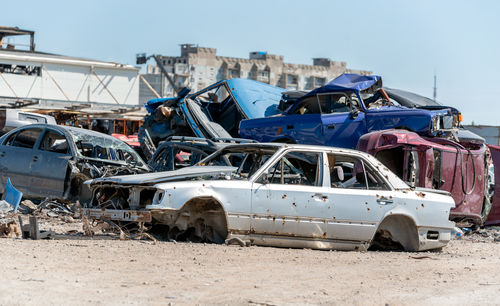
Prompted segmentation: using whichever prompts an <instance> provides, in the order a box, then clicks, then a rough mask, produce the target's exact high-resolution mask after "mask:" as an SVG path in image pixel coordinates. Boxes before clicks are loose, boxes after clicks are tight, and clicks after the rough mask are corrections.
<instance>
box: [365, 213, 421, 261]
mask: <svg viewBox="0 0 500 306" xmlns="http://www.w3.org/2000/svg"><path fill="white" fill-rule="evenodd" d="M391 242H392V243H391ZM398 245H399V246H400V247H399V248H401V247H402V248H403V249H404V250H405V251H409V252H415V251H418V249H419V237H418V229H417V225H416V223H415V220H414V219H413V218H412V217H411V216H409V215H406V214H401V213H398V214H389V215H387V216H386V217H385V218H384V219H383V220H382V221H381V222H380V224H379V226H378V227H377V230H376V231H375V233H374V235H373V237H372V240H371V243H370V247H374V248H382V249H393V248H395V249H398Z"/></svg>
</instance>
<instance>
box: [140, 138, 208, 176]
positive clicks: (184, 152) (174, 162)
mask: <svg viewBox="0 0 500 306" xmlns="http://www.w3.org/2000/svg"><path fill="white" fill-rule="evenodd" d="M207 155H208V154H207V153H206V152H204V151H203V150H201V149H198V148H193V147H189V146H183V145H182V144H178V145H172V146H165V147H163V148H159V151H158V153H156V154H155V156H154V157H153V158H152V159H151V160H150V161H149V166H150V168H151V169H152V170H153V171H170V170H175V169H181V168H185V167H189V166H194V165H195V164H196V163H198V162H199V161H200V160H202V159H203V158H205V157H207Z"/></svg>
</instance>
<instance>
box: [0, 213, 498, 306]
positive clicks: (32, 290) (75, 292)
mask: <svg viewBox="0 0 500 306" xmlns="http://www.w3.org/2000/svg"><path fill="white" fill-rule="evenodd" d="M54 220H55V221H54ZM54 220H53V221H51V222H50V223H44V222H43V221H42V224H41V227H42V228H44V227H45V228H52V229H54V230H56V232H58V233H61V234H63V233H67V232H71V230H73V232H71V233H74V232H75V231H80V233H77V234H72V235H66V236H61V237H57V239H54V240H37V241H34V240H23V239H12V238H3V239H0V254H1V258H2V259H3V263H2V268H1V270H0V271H1V276H2V281H1V282H0V304H2V305H19V304H21V305H25V304H32V305H49V304H50V305H52V304H58V305H59V304H105V305H114V304H145V305H158V304H162V305H167V304H172V305H183V304H230V305H235V304H258V305H281V304H354V305H386V304H388V305H400V304H409V305H415V304H419V305H422V304H423V305H435V304H438V303H439V304H446V305H448V304H455V305H457V304H458V305H465V304H467V305H480V304H499V303H500V243H499V242H494V241H493V238H494V237H495V236H494V235H492V234H491V233H489V234H484V235H485V236H488V237H486V238H484V237H482V236H481V235H473V236H469V237H464V239H461V240H453V241H452V242H451V243H450V244H449V245H448V246H447V247H445V248H444V249H443V251H442V252H440V253H429V252H426V253H406V252H363V253H360V252H335V251H330V252H325V251H313V250H308V249H279V248H267V247H256V246H252V247H239V246H225V245H213V244H199V243H180V242H179V243H175V242H164V241H160V242H158V243H157V244H154V243H153V242H152V241H151V240H125V241H120V240H117V239H116V235H111V236H97V237H93V238H88V237H82V236H81V223H79V222H78V221H77V220H76V221H77V222H74V223H68V220H65V221H60V220H57V219H54ZM499 233H500V232H496V234H497V235H498V234H499Z"/></svg>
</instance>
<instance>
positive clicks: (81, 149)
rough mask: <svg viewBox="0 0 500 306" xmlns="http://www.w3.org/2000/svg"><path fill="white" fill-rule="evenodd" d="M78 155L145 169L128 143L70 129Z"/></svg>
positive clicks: (94, 133) (90, 132)
mask: <svg viewBox="0 0 500 306" xmlns="http://www.w3.org/2000/svg"><path fill="white" fill-rule="evenodd" d="M68 131H69V132H70V134H71V137H72V138H73V141H74V142H75V144H76V147H77V149H78V153H79V154H80V155H81V156H84V157H90V158H97V159H104V160H111V161H124V162H126V163H127V164H130V165H134V166H138V167H145V165H144V163H143V162H142V160H141V158H140V157H139V155H138V154H137V153H136V152H135V151H134V150H133V149H132V148H131V147H129V146H128V145H127V144H126V143H124V142H122V141H120V140H118V139H115V138H113V137H107V136H106V135H101V134H99V133H96V132H92V131H80V130H79V129H68Z"/></svg>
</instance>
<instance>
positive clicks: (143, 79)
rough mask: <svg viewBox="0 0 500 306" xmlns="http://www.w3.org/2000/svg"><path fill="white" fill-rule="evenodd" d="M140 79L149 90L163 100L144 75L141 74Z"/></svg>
mask: <svg viewBox="0 0 500 306" xmlns="http://www.w3.org/2000/svg"><path fill="white" fill-rule="evenodd" d="M139 78H140V79H141V81H143V82H144V84H146V86H147V87H148V88H149V90H151V92H152V93H153V94H154V95H155V96H156V97H157V98H161V96H160V95H159V94H158V92H157V91H156V90H155V89H154V88H153V86H151V84H149V82H148V81H147V80H146V79H145V78H144V77H143V76H142V74H139Z"/></svg>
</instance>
